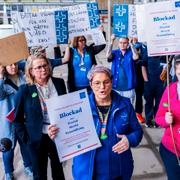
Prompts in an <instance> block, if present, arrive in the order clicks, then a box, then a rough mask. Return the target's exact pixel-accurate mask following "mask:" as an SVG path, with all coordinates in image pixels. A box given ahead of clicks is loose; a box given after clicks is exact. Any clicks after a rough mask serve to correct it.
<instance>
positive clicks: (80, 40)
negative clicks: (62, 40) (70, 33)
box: [78, 39, 86, 42]
mask: <svg viewBox="0 0 180 180" xmlns="http://www.w3.org/2000/svg"><path fill="white" fill-rule="evenodd" d="M85 41H86V40H85V39H79V40H78V42H85Z"/></svg>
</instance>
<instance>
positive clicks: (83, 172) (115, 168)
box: [73, 91, 143, 180]
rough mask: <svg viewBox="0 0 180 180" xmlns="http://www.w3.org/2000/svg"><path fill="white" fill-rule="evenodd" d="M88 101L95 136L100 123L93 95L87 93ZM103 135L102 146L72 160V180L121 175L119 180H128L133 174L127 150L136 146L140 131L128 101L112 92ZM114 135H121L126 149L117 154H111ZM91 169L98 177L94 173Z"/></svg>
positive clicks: (139, 139) (97, 178)
mask: <svg viewBox="0 0 180 180" xmlns="http://www.w3.org/2000/svg"><path fill="white" fill-rule="evenodd" d="M89 99H90V105H91V109H92V114H93V120H94V125H95V128H96V132H97V134H98V136H99V135H100V120H99V117H98V113H97V108H96V105H95V100H94V95H93V94H91V95H90V97H89ZM107 134H108V138H107V139H106V140H102V141H101V143H102V147H100V148H98V149H96V150H92V151H89V152H87V153H84V154H82V155H79V156H77V157H75V158H74V159H73V177H74V180H92V179H93V178H95V179H96V180H111V179H114V178H115V177H118V176H123V180H130V178H131V176H132V172H133V158H132V154H131V150H130V148H131V147H136V146H137V145H138V144H139V143H140V141H141V139H142V135H143V131H142V128H141V126H140V124H139V123H138V120H137V118H136V115H135V112H134V109H133V107H132V105H131V103H130V101H129V99H127V98H124V97H122V96H120V95H119V94H118V93H117V92H115V91H112V106H111V110H110V115H109V118H108V124H107ZM116 134H124V135H126V137H127V138H128V140H129V146H130V148H129V149H128V150H127V151H125V152H123V153H121V154H117V153H114V152H113V151H112V146H114V145H115V144H116V143H117V142H118V141H119V139H118V138H117V136H116ZM102 161H103V162H102ZM95 169H97V172H98V173H99V174H98V173H96V174H95V173H94V172H95ZM93 176H95V177H93Z"/></svg>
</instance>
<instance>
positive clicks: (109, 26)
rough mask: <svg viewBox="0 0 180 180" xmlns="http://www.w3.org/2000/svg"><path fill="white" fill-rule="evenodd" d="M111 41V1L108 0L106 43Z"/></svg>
mask: <svg viewBox="0 0 180 180" xmlns="http://www.w3.org/2000/svg"><path fill="white" fill-rule="evenodd" d="M110 40H111V0H108V42H110Z"/></svg>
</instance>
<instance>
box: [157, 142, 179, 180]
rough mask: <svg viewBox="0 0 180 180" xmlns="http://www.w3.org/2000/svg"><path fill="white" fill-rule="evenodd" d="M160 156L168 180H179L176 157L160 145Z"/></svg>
mask: <svg viewBox="0 0 180 180" xmlns="http://www.w3.org/2000/svg"><path fill="white" fill-rule="evenodd" d="M159 151H160V155H161V158H162V160H163V163H164V166H165V169H166V173H167V176H168V180H180V165H178V161H177V158H176V155H175V154H174V153H172V152H171V151H169V150H168V149H166V148H165V147H164V145H163V144H160V149H159Z"/></svg>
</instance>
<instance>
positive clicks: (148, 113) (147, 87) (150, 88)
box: [144, 76, 164, 123]
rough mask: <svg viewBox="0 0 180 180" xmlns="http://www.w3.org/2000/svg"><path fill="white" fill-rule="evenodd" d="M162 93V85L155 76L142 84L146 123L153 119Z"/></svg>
mask: <svg viewBox="0 0 180 180" xmlns="http://www.w3.org/2000/svg"><path fill="white" fill-rule="evenodd" d="M163 92H164V83H163V81H161V80H160V79H159V77H157V76H154V77H153V76H151V77H150V78H149V81H148V82H145V83H144V99H145V101H146V102H145V118H146V123H147V122H148V121H151V120H152V119H153V118H154V117H155V114H156V112H157V110H158V106H159V103H160V100H161V97H162V94H163Z"/></svg>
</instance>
